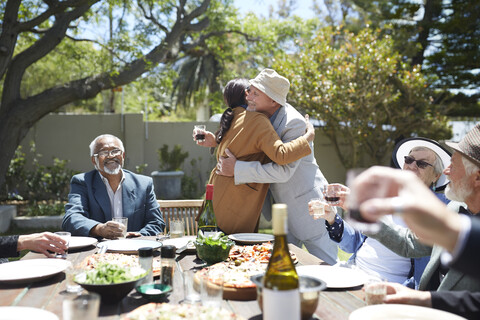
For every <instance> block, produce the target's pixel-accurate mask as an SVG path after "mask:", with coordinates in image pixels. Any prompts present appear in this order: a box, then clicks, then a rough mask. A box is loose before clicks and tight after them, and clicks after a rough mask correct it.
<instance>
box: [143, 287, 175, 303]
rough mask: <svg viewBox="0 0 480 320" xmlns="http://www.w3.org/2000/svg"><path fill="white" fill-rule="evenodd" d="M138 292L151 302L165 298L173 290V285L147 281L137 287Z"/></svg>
mask: <svg viewBox="0 0 480 320" xmlns="http://www.w3.org/2000/svg"><path fill="white" fill-rule="evenodd" d="M135 290H137V292H138V293H140V294H141V295H142V297H144V298H145V299H147V300H148V301H151V302H159V301H162V300H164V299H165V298H166V297H168V296H169V295H170V293H171V292H172V287H171V286H169V285H166V284H163V283H147V284H142V285H141V286H138V287H136V288H135Z"/></svg>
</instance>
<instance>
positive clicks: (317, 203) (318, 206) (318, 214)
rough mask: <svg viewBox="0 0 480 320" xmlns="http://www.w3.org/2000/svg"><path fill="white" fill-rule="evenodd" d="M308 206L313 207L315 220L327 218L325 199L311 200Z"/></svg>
mask: <svg viewBox="0 0 480 320" xmlns="http://www.w3.org/2000/svg"><path fill="white" fill-rule="evenodd" d="M308 204H309V205H310V206H311V207H312V210H313V217H314V218H315V219H319V218H323V217H324V216H325V204H324V203H323V199H321V198H314V199H312V200H310V202H309V203H308Z"/></svg>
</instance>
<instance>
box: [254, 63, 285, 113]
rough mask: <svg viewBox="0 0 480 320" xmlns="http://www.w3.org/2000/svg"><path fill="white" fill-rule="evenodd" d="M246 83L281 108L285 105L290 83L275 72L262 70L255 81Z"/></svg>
mask: <svg viewBox="0 0 480 320" xmlns="http://www.w3.org/2000/svg"><path fill="white" fill-rule="evenodd" d="M248 82H249V83H250V85H252V86H254V87H255V88H257V89H258V90H260V91H262V92H263V93H265V94H266V95H267V96H269V97H270V98H271V99H272V100H274V101H275V102H277V103H278V104H280V105H281V106H284V105H286V104H287V94H288V90H289V89H290V81H288V79H287V78H285V77H282V76H281V75H279V74H278V73H277V72H276V71H275V70H272V69H263V70H262V71H261V72H260V73H259V74H258V75H257V76H256V77H255V79H250V80H249V81H248Z"/></svg>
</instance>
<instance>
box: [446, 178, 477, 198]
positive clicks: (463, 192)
mask: <svg viewBox="0 0 480 320" xmlns="http://www.w3.org/2000/svg"><path fill="white" fill-rule="evenodd" d="M451 185H452V182H450V183H449V184H447V187H446V188H445V196H446V197H447V198H448V199H450V200H453V201H459V202H465V199H467V197H468V196H469V195H470V194H471V193H472V190H467V189H466V188H465V187H464V185H463V181H461V182H460V185H459V187H457V189H456V190H454V189H453V188H452V187H451Z"/></svg>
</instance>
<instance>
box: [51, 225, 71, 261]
mask: <svg viewBox="0 0 480 320" xmlns="http://www.w3.org/2000/svg"><path fill="white" fill-rule="evenodd" d="M55 234H56V235H57V236H59V237H61V238H62V239H63V240H65V241H66V242H67V244H66V245H67V250H65V253H63V254H62V253H55V258H59V259H67V252H68V244H69V243H70V237H71V236H72V235H71V233H70V232H67V231H57V232H55Z"/></svg>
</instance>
